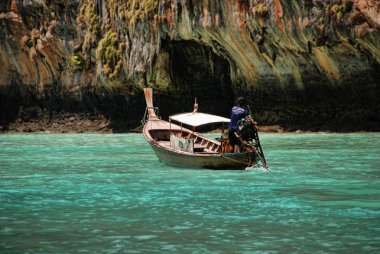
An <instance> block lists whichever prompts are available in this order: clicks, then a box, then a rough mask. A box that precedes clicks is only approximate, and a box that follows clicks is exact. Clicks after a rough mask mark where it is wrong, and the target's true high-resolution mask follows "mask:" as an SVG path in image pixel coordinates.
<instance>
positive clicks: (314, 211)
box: [0, 133, 380, 253]
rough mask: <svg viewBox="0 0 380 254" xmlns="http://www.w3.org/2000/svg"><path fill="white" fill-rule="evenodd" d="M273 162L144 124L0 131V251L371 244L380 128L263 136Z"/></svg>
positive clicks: (275, 249)
mask: <svg viewBox="0 0 380 254" xmlns="http://www.w3.org/2000/svg"><path fill="white" fill-rule="evenodd" d="M261 140H262V144H263V148H264V151H265V153H266V157H267V160H268V164H269V165H270V167H271V170H270V171H266V170H263V169H254V170H248V171H212V170H193V169H188V170H183V169H179V168H174V167H169V166H166V165H165V164H162V163H159V162H158V159H157V158H156V157H155V155H154V154H153V152H152V151H151V149H150V147H149V145H148V144H147V143H146V142H145V140H144V138H143V137H142V135H141V134H122V135H100V134H99V135H98V134H64V135H53V134H37V135H36V134H33V135H1V136H0V178H1V179H0V253H78V252H79V253H151V252H157V253H263V252H264V253H379V252H380V159H379V154H380V134H371V133H369V134H368V133H367V134H302V135H301V134H262V135H261Z"/></svg>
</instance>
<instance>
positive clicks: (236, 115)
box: [228, 97, 249, 153]
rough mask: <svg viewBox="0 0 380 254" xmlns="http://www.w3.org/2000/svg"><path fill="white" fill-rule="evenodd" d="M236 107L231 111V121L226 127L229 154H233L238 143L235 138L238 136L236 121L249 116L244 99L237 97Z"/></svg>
mask: <svg viewBox="0 0 380 254" xmlns="http://www.w3.org/2000/svg"><path fill="white" fill-rule="evenodd" d="M236 104H237V105H236V106H234V107H233V108H232V110H231V121H230V123H229V125H228V140H229V143H230V151H229V152H230V153H232V152H234V148H235V145H239V143H240V141H239V139H238V137H237V135H239V125H238V121H239V120H240V119H242V118H245V117H246V116H248V115H249V111H248V109H247V108H246V107H245V99H244V97H239V98H237V100H236Z"/></svg>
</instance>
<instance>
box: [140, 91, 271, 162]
mask: <svg viewBox="0 0 380 254" xmlns="http://www.w3.org/2000/svg"><path fill="white" fill-rule="evenodd" d="M144 94H145V100H146V104H147V107H146V110H145V115H144V118H143V121H142V122H143V124H144V128H143V134H144V137H145V139H146V140H147V141H148V143H149V144H150V146H151V148H152V149H153V151H154V153H155V154H156V155H157V157H158V158H159V160H160V161H162V162H165V163H166V164H169V165H172V166H176V167H185V168H206V169H245V168H247V167H252V166H255V165H258V163H259V162H261V164H262V165H263V166H264V167H266V162H265V159H264V155H263V154H262V150H261V146H260V148H258V146H257V143H256V145H253V144H251V145H245V146H242V149H241V151H235V152H233V153H231V152H229V151H230V150H231V148H230V147H229V144H228V139H226V138H223V136H222V137H221V138H217V139H212V138H209V137H206V136H205V135H203V134H202V133H199V132H196V128H197V127H199V126H204V125H207V124H216V123H222V124H228V123H229V122H230V119H228V118H225V117H221V116H216V115H211V114H206V113H200V112H197V108H196V107H197V104H196V106H195V105H194V108H195V109H194V112H190V113H181V114H176V115H172V116H170V117H169V121H165V120H162V119H160V117H158V116H157V110H158V108H157V107H154V106H153V92H152V89H151V88H145V89H144ZM184 125H185V126H188V127H187V128H186V127H185V126H184Z"/></svg>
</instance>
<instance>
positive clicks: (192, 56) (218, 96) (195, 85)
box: [157, 40, 234, 117]
mask: <svg viewBox="0 0 380 254" xmlns="http://www.w3.org/2000/svg"><path fill="white" fill-rule="evenodd" d="M161 50H163V51H164V52H167V53H168V55H169V61H168V72H169V75H170V80H171V82H172V84H171V86H172V87H173V90H175V93H170V94H169V93H168V94H167V95H166V94H159V95H158V98H157V104H158V105H157V106H159V108H160V110H161V111H162V113H163V116H164V117H167V116H168V115H171V114H175V113H179V112H189V111H192V110H193V105H194V99H195V98H197V100H198V104H199V111H200V112H205V113H212V114H217V115H222V116H226V117H229V115H230V110H231V106H232V104H233V100H234V94H233V90H232V82H231V76H230V64H229V62H228V61H227V60H226V59H224V58H223V57H221V56H218V55H217V54H216V53H215V52H213V50H212V49H211V47H209V46H207V45H204V44H201V43H199V42H196V41H171V40H163V41H162V45H161Z"/></svg>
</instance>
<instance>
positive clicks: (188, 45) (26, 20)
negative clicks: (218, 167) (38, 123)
mask: <svg viewBox="0 0 380 254" xmlns="http://www.w3.org/2000/svg"><path fill="white" fill-rule="evenodd" d="M379 16H380V6H379V3H378V1H375V0H327V1H322V0H314V1H306V0H271V1H268V0H239V1H219V0H218V1H195V0H186V1H175V0H160V1H157V0H143V1H138V0H110V1H104V0H81V1H79V0H69V1H54V0H53V1H44V0H43V1H16V0H6V1H3V2H2V3H0V27H1V30H2V33H0V61H1V64H2V66H3V67H2V68H1V69H0V86H1V87H8V88H6V89H5V88H4V89H3V90H2V91H3V92H2V93H1V98H2V99H3V100H2V102H1V103H0V104H1V105H0V109H1V110H2V111H4V110H3V109H5V108H7V107H8V104H9V101H10V99H9V98H16V99H15V100H13V101H16V102H14V103H15V104H17V105H15V107H19V106H20V105H22V106H25V107H29V106H36V105H37V106H38V107H42V108H43V107H50V109H49V110H51V107H55V106H54V105H59V106H58V108H59V107H61V108H63V107H65V106H64V105H63V104H64V103H60V102H59V103H56V104H54V103H55V102H56V101H62V100H65V99H67V98H70V100H72V101H73V103H72V104H73V105H76V104H77V105H81V106H80V107H81V108H83V107H84V108H86V109H87V108H91V110H94V111H97V110H98V108H97V106H94V105H97V104H99V103H103V101H104V100H106V97H107V96H111V95H112V96H121V98H123V99H122V102H121V103H120V102H115V103H117V104H118V105H124V106H123V109H124V108H126V107H127V106H126V105H130V104H129V103H130V101H133V98H135V96H138V95H137V94H138V92H139V91H141V88H142V87H145V86H152V87H156V88H157V89H158V90H159V91H158V93H159V94H162V96H167V97H166V98H171V99H173V98H174V99H173V102H172V103H169V105H167V106H168V107H169V108H175V106H176V105H177V104H178V101H177V100H175V98H178V97H181V98H182V103H183V104H184V105H187V104H188V105H190V104H191V101H192V100H193V98H192V97H194V95H197V96H198V97H199V95H198V94H201V96H204V100H206V101H209V102H210V109H211V110H217V108H218V101H219V100H226V101H229V103H230V104H231V103H232V101H233V97H234V96H236V95H239V94H246V95H247V97H248V99H249V100H252V101H253V100H254V101H255V105H256V106H255V110H256V113H258V115H259V116H260V120H261V121H262V122H266V123H269V124H284V123H288V124H289V123H292V122H293V123H295V122H302V121H320V122H321V123H322V125H323V123H326V122H328V121H333V120H336V121H341V122H344V121H346V120H345V119H351V120H350V121H356V120H355V119H354V117H353V115H354V112H356V113H355V115H358V114H359V115H360V120H358V122H367V123H368V122H369V123H370V124H373V125H376V124H377V125H376V126H378V118H377V117H376V116H377V115H379V112H378V111H379V106H378V105H377V103H376V101H378V99H379V98H378V97H377V96H378V91H379V85H378V81H377V80H378V79H379V74H378V73H379V66H380V39H379V29H380V20H379ZM15 84H17V86H15ZM9 87H11V88H9ZM227 87H228V89H227ZM7 89H8V90H7ZM9 89H10V90H9ZM103 89H106V90H103ZM4 91H5V92H4ZM9 91H12V92H9ZM105 91H107V92H105ZM214 91H219V92H214ZM228 91H233V92H228ZM231 93H232V94H231ZM99 95H101V96H100V97H101V98H100V99H99V98H98V97H99ZM12 96H13V97H12ZM86 96H89V97H91V99H88V100H87V101H86V99H85V97H86ZM4 98H8V99H4ZM94 98H96V99H94ZM89 101H90V103H89ZM107 101H108V100H107ZM363 101H366V102H367V103H363ZM76 102H78V103H76ZM7 103H8V104H7ZM86 103H87V104H90V105H88V107H87V106H83V104H86ZM111 104H112V103H111ZM103 106H104V107H103ZM94 107H95V108H96V109H94ZM107 107H111V108H112V106H110V105H108V102H107V105H102V106H101V108H104V110H105V111H106V110H107ZM81 108H80V109H76V110H81ZM57 110H59V109H57ZM65 110H72V109H65ZM109 110H114V109H109ZM115 110H116V111H117V110H120V109H115ZM4 115H5V114H4V113H3V114H2V119H1V122H10V121H13V120H14V118H17V115H16V113H12V114H11V115H13V117H8V116H7V117H5V116H4ZM11 118H12V119H13V120H12V119H11Z"/></svg>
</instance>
